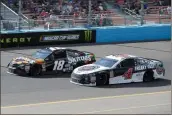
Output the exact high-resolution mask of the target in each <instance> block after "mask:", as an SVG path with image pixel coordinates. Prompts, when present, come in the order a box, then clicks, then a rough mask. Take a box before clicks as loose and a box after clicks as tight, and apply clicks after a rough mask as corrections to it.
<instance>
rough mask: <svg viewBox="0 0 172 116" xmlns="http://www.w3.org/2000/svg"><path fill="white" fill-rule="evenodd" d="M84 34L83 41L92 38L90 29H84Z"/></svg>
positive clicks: (88, 40)
mask: <svg viewBox="0 0 172 116" xmlns="http://www.w3.org/2000/svg"><path fill="white" fill-rule="evenodd" d="M84 34H85V38H84V39H85V41H86V42H90V41H91V40H92V31H89V30H87V31H84Z"/></svg>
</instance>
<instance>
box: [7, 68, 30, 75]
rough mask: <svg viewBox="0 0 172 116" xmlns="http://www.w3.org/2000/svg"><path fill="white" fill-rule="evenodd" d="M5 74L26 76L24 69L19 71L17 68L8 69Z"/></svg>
mask: <svg viewBox="0 0 172 116" xmlns="http://www.w3.org/2000/svg"><path fill="white" fill-rule="evenodd" d="M7 73H9V74H15V75H27V73H26V72H25V70H24V69H20V68H17V67H10V66H9V67H8V70H7Z"/></svg>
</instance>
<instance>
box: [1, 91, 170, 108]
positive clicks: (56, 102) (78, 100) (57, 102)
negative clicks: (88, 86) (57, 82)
mask: <svg viewBox="0 0 172 116" xmlns="http://www.w3.org/2000/svg"><path fill="white" fill-rule="evenodd" d="M165 93H171V91H159V92H151V93H140V94H127V95H119V96H106V97H93V98H84V99H73V100H62V101H53V102H42V103H33V104H23V105H13V106H1V109H7V108H18V107H29V106H39V105H50V104H60V103H72V102H81V101H91V100H101V99H112V98H122V97H133V96H143V95H153V94H165Z"/></svg>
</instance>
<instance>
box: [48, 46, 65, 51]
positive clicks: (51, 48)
mask: <svg viewBox="0 0 172 116" xmlns="http://www.w3.org/2000/svg"><path fill="white" fill-rule="evenodd" d="M46 49H49V50H51V51H55V50H64V49H66V48H63V47H48V48H46Z"/></svg>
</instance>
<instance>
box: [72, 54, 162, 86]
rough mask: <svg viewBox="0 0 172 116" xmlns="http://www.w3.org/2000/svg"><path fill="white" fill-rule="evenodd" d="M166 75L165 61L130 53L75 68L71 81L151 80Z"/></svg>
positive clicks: (115, 81)
mask: <svg viewBox="0 0 172 116" xmlns="http://www.w3.org/2000/svg"><path fill="white" fill-rule="evenodd" d="M164 75H165V69H164V67H163V62H162V61H159V60H156V59H150V58H143V57H137V56H133V55H128V54H117V55H109V56H106V57H104V58H101V59H100V60H98V61H97V62H95V63H93V64H88V65H84V66H80V67H78V68H76V69H75V70H73V72H72V74H71V79H70V82H71V83H74V84H79V85H88V86H100V85H108V84H119V83H131V82H150V81H153V80H155V79H157V78H161V77H163V76H164Z"/></svg>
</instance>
